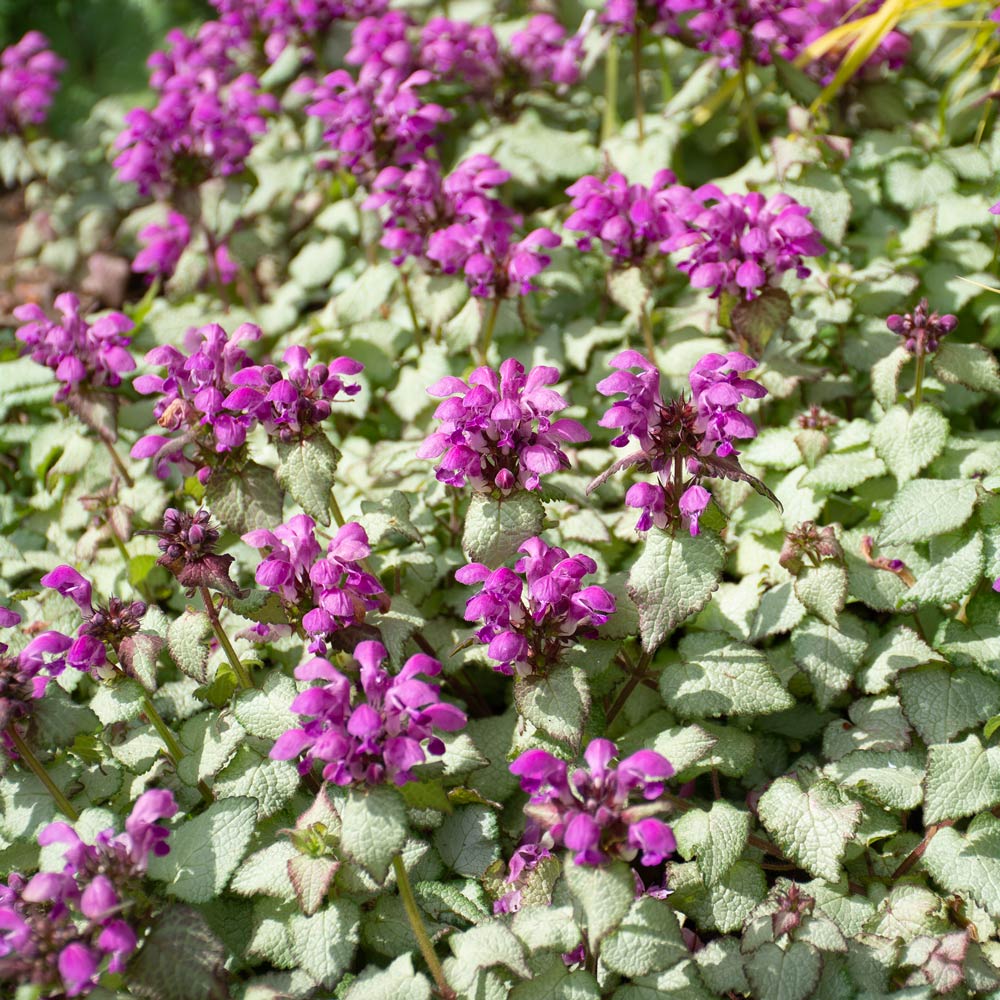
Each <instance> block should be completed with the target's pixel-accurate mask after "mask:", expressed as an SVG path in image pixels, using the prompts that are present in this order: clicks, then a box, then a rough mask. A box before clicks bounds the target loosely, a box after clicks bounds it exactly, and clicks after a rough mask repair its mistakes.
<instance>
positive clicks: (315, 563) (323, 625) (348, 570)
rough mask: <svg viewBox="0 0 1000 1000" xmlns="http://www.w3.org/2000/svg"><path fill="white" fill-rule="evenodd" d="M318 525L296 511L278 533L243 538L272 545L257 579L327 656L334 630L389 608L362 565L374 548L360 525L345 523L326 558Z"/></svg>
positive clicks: (313, 645)
mask: <svg viewBox="0 0 1000 1000" xmlns="http://www.w3.org/2000/svg"><path fill="white" fill-rule="evenodd" d="M315 529H316V523H315V522H314V521H313V519H312V518H311V517H308V516H306V515H305V514H296V515H295V516H294V517H293V518H292V519H291V520H290V521H289V522H288V524H283V525H279V526H278V527H277V528H275V530H274V531H273V532H271V531H264V530H261V531H250V532H248V533H247V534H245V535H244V536H243V541H245V542H246V543H247V544H248V545H253V546H254V547H255V548H270V549H271V552H270V554H269V555H268V556H267V558H265V559H264V560H263V561H262V562H261V564H260V565H259V566H258V567H257V573H256V578H257V582H258V583H259V584H260V585H261V586H262V587H266V588H267V589H268V590H270V591H272V592H273V593H275V594H278V595H279V596H280V597H281V598H282V601H283V602H284V604H285V607H286V609H287V610H288V613H289V615H290V616H291V618H292V620H295V621H299V620H301V623H302V627H303V629H304V630H305V631H306V632H307V633H308V634H309V635H310V636H311V637H312V642H311V643H310V646H309V649H310V651H311V652H313V653H317V654H319V655H323V654H324V653H325V652H326V642H328V641H329V640H330V638H331V637H332V636H333V634H334V633H336V632H339V631H340V630H342V629H344V628H347V627H348V626H349V625H354V624H356V623H359V622H362V621H364V619H365V615H366V614H367V612H368V611H374V610H376V609H379V608H382V607H383V606H384V597H385V592H384V590H383V589H382V584H381V583H379V581H378V579H377V578H376V577H374V576H372V574H371V573H369V572H368V571H367V570H366V569H364V568H363V567H362V565H361V564H362V562H363V561H364V560H365V559H367V558H368V556H369V555H370V554H371V548H370V547H369V545H368V536H367V535H366V534H365V529H364V528H362V527H361V525H360V524H358V523H357V522H355V521H349V522H348V523H347V524H345V525H344V526H343V527H342V528H341V529H340V530H339V531H338V532H337V534H336V535H334V537H333V538H332V539H331V540H330V543H329V545H328V546H327V550H326V555H325V556H322V557H321V556H320V547H319V544H318V543H317V542H316V538H315V534H314V532H315Z"/></svg>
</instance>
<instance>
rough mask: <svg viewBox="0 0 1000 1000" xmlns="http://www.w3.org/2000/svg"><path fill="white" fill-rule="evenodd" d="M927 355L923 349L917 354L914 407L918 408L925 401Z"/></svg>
mask: <svg viewBox="0 0 1000 1000" xmlns="http://www.w3.org/2000/svg"><path fill="white" fill-rule="evenodd" d="M926 361H927V356H926V355H925V354H924V352H923V351H921V352H920V353H919V354H917V374H916V375H915V376H914V379H913V409H916V408H917V407H918V406H919V405H920V404H921V403H922V402H923V401H924V365H925V364H926Z"/></svg>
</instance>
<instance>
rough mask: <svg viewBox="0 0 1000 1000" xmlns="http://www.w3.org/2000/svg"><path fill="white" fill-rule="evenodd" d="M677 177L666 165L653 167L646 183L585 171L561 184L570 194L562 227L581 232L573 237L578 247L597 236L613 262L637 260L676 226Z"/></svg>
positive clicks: (586, 245)
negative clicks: (674, 190)
mask: <svg viewBox="0 0 1000 1000" xmlns="http://www.w3.org/2000/svg"><path fill="white" fill-rule="evenodd" d="M676 180H677V178H676V177H675V176H674V174H673V172H672V171H670V170H660V171H658V172H657V173H656V175H655V176H654V177H653V182H652V184H651V185H650V186H649V187H648V188H647V187H646V186H645V185H644V184H629V182H628V180H627V179H626V177H625V175H624V174H620V173H613V174H611V175H610V176H609V177H608V178H607V180H603V181H602V180H601V179H600V178H597V177H593V176H591V175H589V174H588V175H586V176H584V177H581V178H580V179H579V180H578V181H576V182H575V183H574V184H572V185H571V186H570V187H569V188H567V189H566V193H567V194H568V195H569V196H570V197H571V198H572V199H573V200H572V201H571V202H570V208H572V209H573V213H572V214H571V215H570V217H569V218H568V219H567V220H566V223H565V225H566V228H567V229H572V230H574V231H576V232H580V233H583V234H584V235H583V236H581V237H580V238H578V239H577V241H576V245H577V246H578V247H579V248H580V249H581V250H589V249H590V248H591V246H592V245H593V242H594V241H595V240H599V241H600V243H601V246H602V248H603V249H604V252H605V253H606V254H607V255H608V256H609V257H610V258H611V259H612V260H613V261H614V262H615V263H616V264H620V265H622V266H625V267H629V266H632V265H637V264H642V262H643V261H644V260H645V259H646V258H647V257H648V256H649V255H650V253H653V252H656V251H657V250H658V249H659V247H660V244H661V243H663V241H664V240H666V239H667V238H668V237H670V236H672V235H673V234H674V233H675V232H676V231H677V230H678V229H679V227H680V220H679V219H677V216H676V214H675V212H674V209H673V206H672V198H671V192H672V185H673V184H674V183H675V181H676ZM683 190H687V189H683Z"/></svg>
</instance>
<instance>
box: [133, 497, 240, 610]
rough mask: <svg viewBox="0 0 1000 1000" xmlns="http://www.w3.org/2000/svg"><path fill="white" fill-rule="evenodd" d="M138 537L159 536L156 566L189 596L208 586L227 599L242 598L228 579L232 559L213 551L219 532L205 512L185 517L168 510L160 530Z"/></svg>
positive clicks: (170, 509) (182, 514) (171, 508)
mask: <svg viewBox="0 0 1000 1000" xmlns="http://www.w3.org/2000/svg"><path fill="white" fill-rule="evenodd" d="M140 534H149V535H156V536H158V541H157V545H158V546H159V549H160V551H161V552H162V553H163V555H161V556H160V558H159V559H157V560H156V564H157V565H158V566H165V567H166V568H167V570H168V571H169V572H170V573H171V574H172V575H173V576H174V577H175V578H176V579H177V582H178V583H179V584H180V585H181V586H182V587H184V588H185V589H186V590H187V592H188V594H189V595H190V594H191V593H193V592H194V591H195V590H196V589H198V588H200V587H208V588H209V589H210V590H218V591H220V592H221V593H223V594H227V595H229V596H230V597H242V596H245V593H244V591H242V590H240V588H239V587H237V586H236V584H235V583H234V582H233V581H232V580H231V579H230V577H229V573H230V569H231V567H232V564H233V557H232V556H230V555H220V554H219V553H217V552H216V551H215V546H216V544H217V543H218V541H219V529H218V528H216V527H215V525H214V524H213V523H212V516H211V514H209V512H208V511H207V510H197V511H195V512H194V514H188V513H186V512H185V511H181V510H177V509H176V508H174V507H168V508H167V509H166V511H164V514H163V527H162V528H161V529H159V530H150V531H142V532H140Z"/></svg>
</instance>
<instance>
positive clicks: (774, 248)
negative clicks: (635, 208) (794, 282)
mask: <svg viewBox="0 0 1000 1000" xmlns="http://www.w3.org/2000/svg"><path fill="white" fill-rule="evenodd" d="M692 197H693V198H695V199H697V200H698V201H700V202H701V211H699V212H697V213H692V212H691V211H690V210H689V211H687V212H685V213H684V216H683V226H682V227H681V228H680V229H679V230H678V231H677V232H675V233H674V234H673V235H672V236H670V237H668V238H667V239H666V240H664V241H663V243H662V244H661V249H662V250H664V251H666V252H673V251H676V250H682V249H687V248H690V249H691V252H690V254H689V255H688V257H687V259H686V260H684V261H682V262H681V263H680V264H678V265H677V267H678V269H679V270H681V271H684V272H685V273H686V274H687V275H688V279H689V280H690V282H691V285H692V287H694V288H710V289H712V298H718V297H719V296H720V295H721V294H722V293H723V292H725V293H726V294H727V295H732V296H737V297H740V298H746V299H752V298H755V297H756V296H757V295H758V294H759V293H760V292H761V291H762V290H763V289H764V288H765V287H767V286H769V285H776V284H777V283H778V282H779V280H780V278H781V276H782V274H784V273H785V271H789V270H794V271H795V273H796V275H797V276H798V277H799V278H805V277H807V276H808V275H809V273H810V271H809V268H807V267H806V266H805V264H803V262H802V258H803V257H816V256H819V255H820V254H823V253H826V247H825V246H824V245H823V242H822V240H820V238H819V234H818V233H817V232H816V229H815V228H814V227H813V225H812V223H811V222H809V220H808V219H807V218H806V216H807V215H808V214H809V212H810V209H808V208H806V207H805V206H804V205H799V204H798V203H797V202H796V201H795V200H794V199H793V198H791V197H790V196H789V195H786V194H777V195H774V196H772V197H771V198H765V197H764V196H763V195H762V194H760V193H759V192H757V191H751V192H750V193H749V194H746V195H735V194H734V195H725V194H723V193H722V192H721V191H720V190H719V189H718V188H717V187H716V186H715V185H714V184H706V185H704V186H702V187H700V188H698V189H697V190H696V191H694V192H693V193H692ZM713 203H714V204H713Z"/></svg>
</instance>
